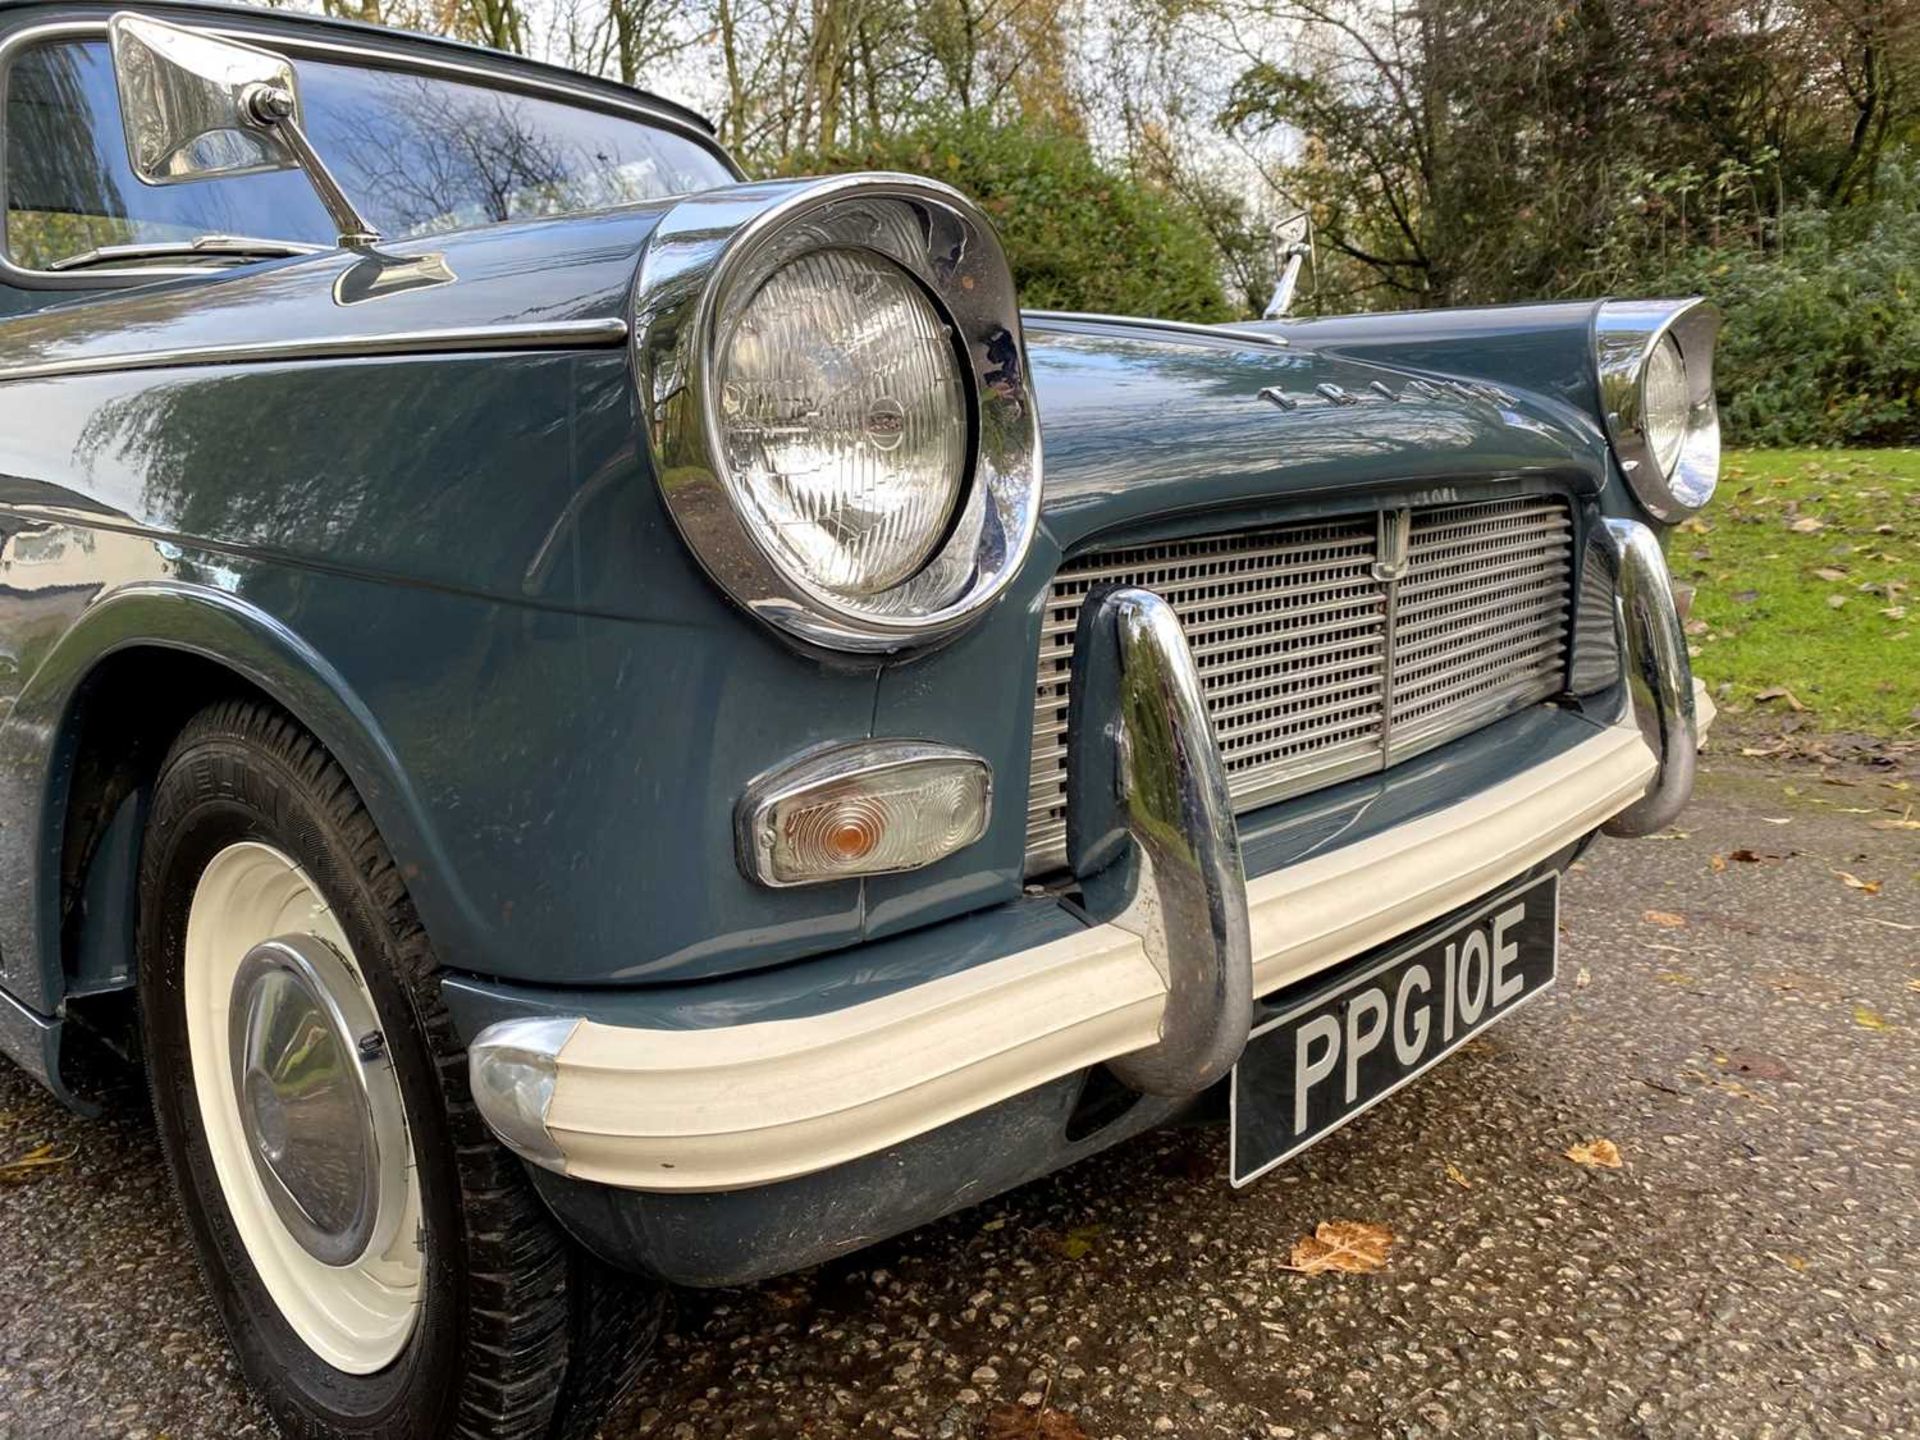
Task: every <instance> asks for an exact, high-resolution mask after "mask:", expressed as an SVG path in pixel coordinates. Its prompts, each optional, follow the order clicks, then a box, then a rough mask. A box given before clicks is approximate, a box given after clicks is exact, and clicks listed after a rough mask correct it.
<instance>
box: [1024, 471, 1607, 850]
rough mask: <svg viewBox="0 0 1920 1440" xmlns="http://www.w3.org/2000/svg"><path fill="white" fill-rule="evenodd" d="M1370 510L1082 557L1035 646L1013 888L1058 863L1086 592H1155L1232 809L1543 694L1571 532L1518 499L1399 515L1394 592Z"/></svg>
mask: <svg viewBox="0 0 1920 1440" xmlns="http://www.w3.org/2000/svg"><path fill="white" fill-rule="evenodd" d="M1381 529H1382V525H1381V519H1380V517H1379V516H1378V515H1377V514H1375V513H1372V512H1369V513H1367V514H1365V515H1356V516H1352V517H1345V518H1340V519H1335V520H1329V521H1317V522H1314V523H1312V524H1303V525H1289V526H1284V527H1281V528H1277V529H1271V530H1260V531H1242V532H1239V533H1236V534H1229V535H1208V536H1201V537H1199V538H1196V539H1189V540H1172V541H1168V542H1166V543H1164V544H1158V545H1141V546H1135V547H1132V548H1129V549H1125V550H1110V551H1105V552H1101V553H1096V554H1092V555H1087V556H1082V557H1080V558H1077V559H1074V560H1071V561H1069V562H1068V563H1067V564H1066V565H1064V566H1062V567H1061V569H1060V571H1059V573H1058V574H1057V575H1056V576H1055V577H1054V582H1053V593H1052V596H1051V597H1050V599H1049V601H1048V604H1047V611H1046V619H1045V623H1044V624H1043V626H1042V628H1041V632H1040V670H1039V682H1038V687H1037V691H1036V695H1035V703H1034V715H1033V770H1032V782H1031V786H1030V789H1029V793H1028V798H1027V873H1028V874H1036V873H1039V872H1042V871H1046V870H1050V869H1053V868H1055V867H1057V866H1059V865H1060V864H1062V863H1063V862H1064V861H1065V858H1066V779H1067V687H1068V681H1069V678H1070V676H1071V673H1072V666H1073V641H1074V631H1075V628H1076V627H1077V626H1078V624H1079V621H1080V606H1081V602H1082V601H1084V600H1085V598H1086V596H1087V594H1088V592H1089V591H1091V590H1093V589H1095V588H1100V589H1105V588H1107V587H1109V586H1113V585H1137V586H1141V587H1144V588H1145V589H1148V590H1152V591H1154V592H1155V593H1156V594H1158V595H1160V596H1162V597H1163V598H1165V599H1166V601H1167V602H1168V603H1169V604H1170V605H1172V607H1173V609H1174V613H1175V614H1176V615H1178V616H1179V617H1180V624H1181V627H1182V629H1184V630H1185V632H1186V636H1187V644H1188V645H1189V647H1190V648H1191V649H1192V651H1193V657H1194V663H1195V665H1196V666H1197V667H1198V669H1199V671H1200V683H1201V688H1202V689H1203V690H1204V692H1205V694H1206V699H1207V710H1208V713H1209V715H1210V716H1211V717H1212V720H1213V729H1214V735H1215V737H1216V738H1217V739H1218V740H1219V742H1220V754H1221V759H1222V761H1223V763H1224V765H1225V767H1226V772H1227V786H1228V789H1229V790H1230V791H1231V792H1232V794H1233V799H1234V806H1235V808H1236V809H1238V810H1241V811H1246V810H1252V809H1254V808H1256V807H1258V806H1260V805H1264V804H1268V803H1270V802H1272V801H1274V800H1277V799H1280V798H1281V797H1283V796H1286V795H1293V794H1298V793H1300V792H1301V791H1304V790H1311V789H1315V788H1317V787H1319V786H1322V785H1329V784H1332V783H1333V782H1334V781H1336V780H1340V779H1343V778H1345V777H1347V776H1350V775H1360V774H1365V773H1367V772H1369V771H1374V770H1379V769H1382V768H1383V767H1385V766H1387V765H1390V764H1392V763H1394V762H1395V761H1397V760H1402V759H1405V758H1406V757H1408V756H1409V755H1412V754H1415V753H1417V752H1418V751H1420V750H1424V749H1427V748H1429V747H1431V746H1434V745H1438V744H1440V743H1442V742H1443V741H1446V740H1450V739H1452V738H1453V737H1455V736H1457V735H1462V734H1464V733H1466V732H1467V731H1469V730H1473V729H1477V728H1478V727H1480V726H1482V725H1485V724H1487V723H1488V722H1490V721H1492V720H1494V719H1497V718H1498V717H1499V716H1501V715H1504V714H1507V713H1509V712H1511V711H1513V710H1516V709H1519V708H1520V707H1522V706H1525V705H1530V704H1533V703H1534V702H1535V701H1537V700H1540V699H1543V698H1544V697H1546V696H1548V695H1552V694H1554V693H1556V692H1557V691H1559V690H1560V689H1561V688H1562V687H1563V684H1564V667H1565V656H1566V640H1567V622H1568V614H1567V602H1568V588H1569V583H1570V581H1569V574H1570V569H1571V563H1570V557H1571V552H1572V544H1573V523H1572V518H1571V516H1570V514H1569V512H1568V509H1567V506H1566V504H1565V502H1563V501H1561V500H1557V499H1552V498H1546V497H1536V496H1529V497H1525V498H1521V499H1514V500H1495V501H1488V502H1483V503H1475V504H1467V505H1437V506H1432V507H1428V508H1423V509H1418V510H1414V511H1412V513H1411V525H1410V533H1409V537H1408V542H1407V555H1406V565H1405V567H1404V570H1403V572H1402V573H1401V575H1400V578H1398V579H1397V580H1393V581H1383V580H1380V579H1376V578H1375V576H1374V566H1375V563H1376V561H1378V560H1379V559H1380V558H1381V538H1380V534H1381Z"/></svg>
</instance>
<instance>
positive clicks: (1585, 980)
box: [1573, 965, 1593, 990]
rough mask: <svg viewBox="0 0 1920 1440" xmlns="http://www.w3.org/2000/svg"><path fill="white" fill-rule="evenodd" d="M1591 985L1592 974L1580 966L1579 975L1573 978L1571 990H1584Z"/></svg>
mask: <svg viewBox="0 0 1920 1440" xmlns="http://www.w3.org/2000/svg"><path fill="white" fill-rule="evenodd" d="M1592 983H1593V973H1592V972H1591V971H1590V970H1588V969H1587V967H1586V966H1584V965H1582V966H1581V967H1580V972H1579V974H1577V975H1575V976H1574V977H1573V988H1574V989H1576V990H1584V989H1586V988H1587V986H1589V985H1591V984H1592Z"/></svg>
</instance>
